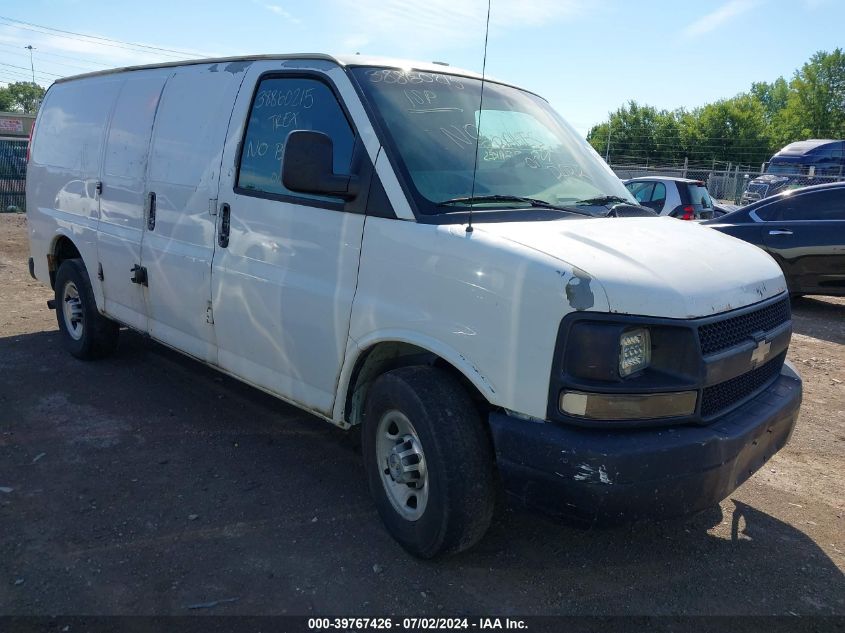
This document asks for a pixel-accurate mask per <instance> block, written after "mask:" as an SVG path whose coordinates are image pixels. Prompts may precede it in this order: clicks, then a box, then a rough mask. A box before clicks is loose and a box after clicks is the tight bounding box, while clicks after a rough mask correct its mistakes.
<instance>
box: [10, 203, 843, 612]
mask: <svg viewBox="0 0 845 633" xmlns="http://www.w3.org/2000/svg"><path fill="white" fill-rule="evenodd" d="M27 257H28V244H27V241H26V223H25V218H24V217H23V216H16V215H0V376H2V380H0V614H6V615H9V614H17V615H22V614H30V615H45V614H87V615H97V614H103V615H108V614H150V615H151V614H190V613H198V612H202V613H214V614H220V615H224V614H327V613H331V614H342V615H353V614H360V615H367V614H369V615H387V614H415V615H421V614H439V615H458V614H467V615H468V614H480V615H489V614H501V615H508V614H513V615H530V614H658V615H660V614H710V613H717V614H795V615H816V614H838V615H842V614H845V575H843V571H845V518H844V517H843V513H845V450H843V449H845V300H842V299H830V298H821V297H812V298H805V299H801V300H798V301H796V302H795V305H794V308H793V310H794V317H795V323H794V325H795V335H794V338H793V343H792V347H791V349H790V352H789V358H790V359H791V360H792V362H793V363H795V365H796V366H797V368H798V370H799V372H800V373H801V375H802V376H803V378H804V387H805V395H804V406H803V409H802V413H801V418H800V421H799V425H798V428H797V430H796V432H795V434H794V436H793V438H792V440H791V442H790V443H789V445H788V446H787V447H786V448H785V449H784V450H783V451H781V453H779V454H778V455H776V456H775V457H774V458H773V459H772V460H771V462H770V463H769V464H767V465H766V466H765V467H764V468H763V469H762V470H761V471H760V472H758V473H757V474H756V475H754V476H753V477H752V478H751V479H750V480H748V481H747V482H746V483H745V484H744V485H743V486H742V487H740V488H739V489H738V490H737V491H736V492H735V493H734V494H733V495H731V497H730V498H729V499H727V500H725V501H724V502H723V503H722V504H721V507H720V508H718V509H717V508H714V509H713V510H712V511H709V512H706V513H703V514H701V515H698V516H695V517H692V518H689V519H684V520H674V521H666V522H661V523H647V524H640V525H636V526H633V527H626V528H617V529H604V530H583V529H580V528H574V527H570V526H566V525H562V524H560V523H557V522H554V521H551V520H549V519H546V518H544V517H542V516H540V515H536V514H533V513H529V512H525V511H521V510H518V509H512V508H507V509H503V510H501V511H500V512H499V513H498V515H497V517H496V519H495V522H494V524H493V526H492V528H491V530H490V532H489V534H488V535H487V537H486V538H485V539H484V540H483V541H482V542H481V543H480V545H479V546H477V547H476V548H475V549H474V550H472V551H470V552H468V553H465V554H462V555H459V556H456V557H452V558H449V559H446V560H441V561H437V562H421V561H418V560H415V559H413V558H410V557H409V556H407V555H406V554H405V553H404V552H403V550H402V549H401V548H399V546H397V545H396V544H395V543H394V542H393V541H392V540H391V538H390V537H389V536H388V535H387V534H386V532H385V531H384V529H383V528H382V526H381V523H380V521H379V519H378V516H377V515H376V512H375V510H374V507H373V505H372V503H371V501H370V498H369V494H368V491H367V489H366V483H365V479H364V473H363V468H362V464H361V458H360V453H359V450H358V442H357V441H356V438H355V435H354V433H353V434H346V433H344V432H342V431H340V430H338V429H336V428H334V427H332V426H330V425H329V424H326V423H325V422H322V421H320V420H318V419H316V418H313V417H311V416H309V415H307V414H305V413H302V412H300V411H299V410H297V409H294V408H292V407H290V406H287V405H285V404H283V403H281V402H279V401H277V400H274V399H273V398H271V397H269V396H267V395H265V394H262V393H260V392H258V391H255V390H253V389H251V388H249V387H246V386H244V385H241V384H239V383H237V382H236V381H234V380H231V379H229V378H226V377H223V376H221V375H219V374H217V373H216V372H215V371H213V370H211V369H208V368H206V367H204V366H202V365H200V364H198V363H195V362H193V361H191V360H188V359H185V358H183V357H181V356H180V355H178V354H176V353H174V352H172V351H169V350H167V349H165V348H163V347H161V346H159V345H156V344H153V343H150V342H148V341H146V340H144V339H142V338H141V337H140V336H137V335H134V334H131V333H127V332H123V333H122V334H121V337H122V338H121V344H120V348H119V351H118V353H117V354H116V355H115V356H114V357H112V358H110V359H108V360H104V361H100V362H97V363H82V362H79V361H76V360H74V359H73V358H71V357H70V356H69V355H68V354H66V353H65V352H64V351H63V350H62V349H61V346H60V344H59V339H58V335H57V328H56V321H55V317H54V315H53V313H51V312H50V311H48V310H47V308H46V304H45V302H46V300H47V299H48V298H50V296H51V291H50V290H49V289H48V288H45V287H44V286H42V285H41V284H39V283H38V282H36V281H34V280H32V279H31V278H30V277H29V274H28V272H27V267H26V261H27Z"/></svg>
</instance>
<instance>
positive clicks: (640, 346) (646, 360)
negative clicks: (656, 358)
mask: <svg viewBox="0 0 845 633" xmlns="http://www.w3.org/2000/svg"><path fill="white" fill-rule="evenodd" d="M649 364H651V335H650V334H649V332H648V330H647V329H645V328H638V329H636V330H628V331H626V332H623V333H622V336H620V337H619V375H620V376H622V377H623V378H625V377H626V376H630V375H631V374H635V373H637V372H638V371H642V370H643V369H645V368H646V367H648V366H649Z"/></svg>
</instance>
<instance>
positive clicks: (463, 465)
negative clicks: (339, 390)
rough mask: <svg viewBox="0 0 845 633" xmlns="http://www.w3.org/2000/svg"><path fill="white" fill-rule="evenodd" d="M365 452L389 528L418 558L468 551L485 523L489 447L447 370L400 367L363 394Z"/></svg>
mask: <svg viewBox="0 0 845 633" xmlns="http://www.w3.org/2000/svg"><path fill="white" fill-rule="evenodd" d="M362 436H363V438H362V439H363V446H362V449H363V454H364V466H365V468H366V471H367V479H368V481H369V486H370V492H371V493H372V495H373V499H374V500H375V503H376V507H377V509H378V512H379V515H380V516H381V519H382V521H384V524H385V526H386V527H387V530H388V531H389V532H390V534H391V535H392V536H393V538H395V539H396V540H397V541H398V542H399V543H400V544H401V545H402V546H403V547H404V548H405V549H406V550H407V551H408V552H410V553H411V554H413V555H415V556H419V557H421V558H432V557H434V556H437V555H439V554H446V553H454V552H459V551H462V550H465V549H468V548H470V547H472V546H473V545H474V544H475V543H477V542H478V541H479V540H480V539H481V537H482V536H484V533H485V532H486V531H487V528H488V526H489V525H490V520H491V518H492V516H493V507H494V500H495V484H494V482H495V477H494V467H493V449H492V446H491V442H490V438H489V436H488V435H487V433H486V432H485V429H484V426H483V420H482V419H481V416H480V415H479V413H478V410H477V408H476V407H475V405H474V403H473V401H472V399H471V398H470V397H469V394H468V393H467V392H466V391H465V390H464V389H463V387H461V385H460V384H458V382H457V381H455V380H454V379H453V378H452V377H451V376H450V375H449V374H448V373H446V372H445V371H443V370H440V369H436V368H433V367H425V366H415V367H402V368H399V369H395V370H393V371H389V372H387V373H385V374H382V375H381V376H379V377H378V378H377V379H376V380H375V382H374V383H373V385H372V387H371V388H370V390H369V393H368V394H367V402H366V407H365V411H364V421H363V429H362Z"/></svg>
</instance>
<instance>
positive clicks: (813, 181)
mask: <svg viewBox="0 0 845 633" xmlns="http://www.w3.org/2000/svg"><path fill="white" fill-rule="evenodd" d="M844 175H845V141H842V140H833V139H808V140H806V141H796V142H795V143H790V144H789V145H787V146H786V147H784V148H782V149H781V150H780V151H779V152H778V153H777V154H775V155H774V156H772V157H771V159H770V160H769V164H768V166H767V167H766V173H765V174H762V175H761V176H757V178H754V179H753V180H751V182H749V183H748V186H747V187H746V189H745V191H744V192H743V193H742V199H741V200H740V202H742V204H750V203H751V202H755V201H757V200H762V199H763V198H767V197H769V196H773V195H775V194H776V193H780V192H782V191H786V190H787V189H797V188H799V187H806V186H809V185H818V184H824V183H826V182H830V180H832V179H833V178H836V177H838V178H841V177H842V176H844Z"/></svg>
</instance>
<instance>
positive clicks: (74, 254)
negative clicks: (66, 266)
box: [47, 235, 82, 288]
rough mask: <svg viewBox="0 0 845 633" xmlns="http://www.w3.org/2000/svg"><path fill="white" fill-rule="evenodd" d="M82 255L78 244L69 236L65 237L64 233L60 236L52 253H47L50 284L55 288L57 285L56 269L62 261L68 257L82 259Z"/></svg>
mask: <svg viewBox="0 0 845 633" xmlns="http://www.w3.org/2000/svg"><path fill="white" fill-rule="evenodd" d="M81 258H82V255H80V254H79V249H78V248H76V245H75V244H74V243H73V242H72V241H71V240H70V238H69V237H65V236H64V235H61V236H59V239H57V240H56V242H55V243H54V244H53V250H52V253H50V254H49V255H47V269H48V270H49V271H50V285H51V286H52V287H54V288H55V286H56V271H57V270H59V266H61V265H62V262H63V261H65V260H66V259H81Z"/></svg>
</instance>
